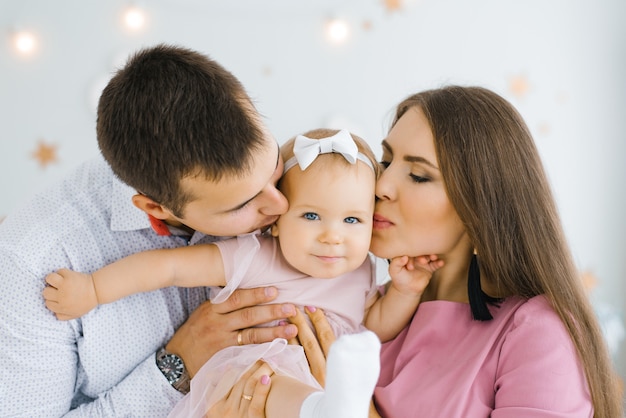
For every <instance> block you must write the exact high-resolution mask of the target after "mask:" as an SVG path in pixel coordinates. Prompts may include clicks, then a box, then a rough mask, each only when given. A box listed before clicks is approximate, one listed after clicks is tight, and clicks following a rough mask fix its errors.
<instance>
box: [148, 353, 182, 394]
mask: <svg viewBox="0 0 626 418" xmlns="http://www.w3.org/2000/svg"><path fill="white" fill-rule="evenodd" d="M156 365H157V367H158V368H159V370H161V373H163V376H165V378H166V379H167V381H168V382H169V384H170V385H172V386H173V387H174V389H176V390H177V391H179V392H180V393H182V394H184V395H186V394H187V393H189V383H190V379H189V372H187V369H186V368H185V363H183V359H182V358H180V357H179V356H177V355H176V354H174V353H170V352H169V351H167V350H166V349H165V347H163V348H161V349H160V350H159V351H157V353H156Z"/></svg>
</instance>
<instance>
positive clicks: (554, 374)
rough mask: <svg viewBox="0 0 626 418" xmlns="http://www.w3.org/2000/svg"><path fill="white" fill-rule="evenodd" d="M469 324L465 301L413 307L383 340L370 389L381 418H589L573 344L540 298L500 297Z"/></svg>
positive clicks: (586, 393) (590, 410) (585, 390)
mask: <svg viewBox="0 0 626 418" xmlns="http://www.w3.org/2000/svg"><path fill="white" fill-rule="evenodd" d="M490 310H491V313H492V315H493V316H494V319H493V320H492V321H485V322H481V321H474V320H472V318H471V313H470V308H469V305H468V304H464V303H455V302H448V301H431V302H424V303H422V304H420V306H419V308H418V310H417V312H416V314H415V316H414V318H413V320H412V322H411V324H409V326H408V327H407V328H405V329H404V330H403V331H402V333H400V335H398V337H396V338H395V339H394V340H393V341H390V342H388V343H386V344H384V345H383V348H382V353H381V375H380V379H379V381H378V385H377V388H376V390H375V392H374V398H375V402H376V406H377V408H378V410H379V412H380V413H381V415H382V416H383V417H402V418H411V417H420V418H423V417H428V418H434V417H445V418H457V417H458V418H468V417H471V418H483V417H485V418H486V417H492V418H519V417H545V418H548V417H550V418H565V417H571V418H574V417H576V418H578V417H593V407H592V404H591V396H590V393H589V389H588V386H587V383H586V379H585V376H584V372H583V370H582V366H581V364H580V363H579V361H578V356H577V354H576V350H575V348H574V345H573V343H572V341H571V339H570V336H569V334H568V333H567V331H566V329H565V327H564V325H563V323H562V322H561V320H560V319H559V317H558V316H557V315H556V313H555V312H554V310H553V309H552V308H551V306H550V305H549V303H548V302H547V300H546V299H545V298H544V297H543V296H537V297H534V298H532V299H530V300H527V301H525V300H521V299H519V298H513V297H512V298H507V299H506V300H505V301H504V302H503V303H502V304H501V306H500V308H493V307H490Z"/></svg>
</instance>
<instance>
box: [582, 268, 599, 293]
mask: <svg viewBox="0 0 626 418" xmlns="http://www.w3.org/2000/svg"><path fill="white" fill-rule="evenodd" d="M581 279H582V281H583V286H584V287H585V290H587V292H591V291H592V290H593V289H594V288H595V287H596V286H597V285H598V278H597V277H596V275H595V274H593V273H592V272H590V271H584V272H583V273H582V275H581Z"/></svg>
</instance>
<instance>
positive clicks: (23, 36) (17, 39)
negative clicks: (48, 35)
mask: <svg viewBox="0 0 626 418" xmlns="http://www.w3.org/2000/svg"><path fill="white" fill-rule="evenodd" d="M13 46H14V47H15V50H16V51H17V52H18V53H20V54H22V55H31V54H33V53H34V52H35V50H36V49H37V37H36V36H35V35H34V34H33V33H31V32H28V31H20V32H17V33H15V34H14V35H13Z"/></svg>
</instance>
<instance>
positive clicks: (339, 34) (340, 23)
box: [326, 19, 350, 44]
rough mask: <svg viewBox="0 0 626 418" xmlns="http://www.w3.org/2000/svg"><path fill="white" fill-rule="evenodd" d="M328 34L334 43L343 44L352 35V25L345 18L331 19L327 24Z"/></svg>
mask: <svg viewBox="0 0 626 418" xmlns="http://www.w3.org/2000/svg"><path fill="white" fill-rule="evenodd" d="M326 36H327V37H328V39H329V40H330V41H331V42H332V43H334V44H342V43H344V42H345V41H346V40H347V39H348V37H349V36H350V26H349V25H348V23H347V22H346V21H345V20H342V19H331V20H329V21H328V23H327V24H326Z"/></svg>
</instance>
